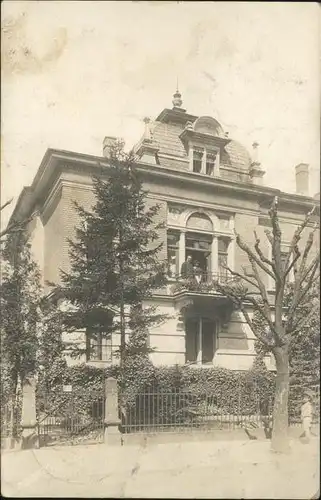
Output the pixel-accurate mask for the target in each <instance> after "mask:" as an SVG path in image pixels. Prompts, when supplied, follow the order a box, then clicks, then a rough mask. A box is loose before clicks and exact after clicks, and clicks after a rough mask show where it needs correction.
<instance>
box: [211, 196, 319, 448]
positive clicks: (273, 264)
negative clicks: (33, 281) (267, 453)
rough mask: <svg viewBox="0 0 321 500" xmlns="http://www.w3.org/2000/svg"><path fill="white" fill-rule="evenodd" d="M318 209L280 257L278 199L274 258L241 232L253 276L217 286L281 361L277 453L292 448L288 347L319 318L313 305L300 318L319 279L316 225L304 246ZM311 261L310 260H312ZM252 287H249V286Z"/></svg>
mask: <svg viewBox="0 0 321 500" xmlns="http://www.w3.org/2000/svg"><path fill="white" fill-rule="evenodd" d="M314 211H315V207H314V208H313V209H312V210H311V211H310V212H309V213H308V214H307V215H306V216H305V218H304V220H303V222H302V223H301V224H300V225H299V226H298V227H297V229H296V231H295V232H294V234H293V237H292V241H291V244H290V247H289V250H288V252H287V255H286V258H282V257H283V252H282V253H281V242H282V231H281V228H280V224H279V218H278V199H277V197H275V199H274V201H273V203H272V205H271V208H270V210H269V217H270V221H271V226H272V230H266V231H265V234H266V237H267V239H268V241H269V243H270V245H271V248H272V258H271V259H269V258H267V257H266V256H265V255H264V253H263V251H262V249H261V247H260V239H259V237H258V235H257V233H256V231H254V238H255V243H254V249H252V248H251V247H250V246H249V245H248V244H247V243H246V242H245V241H244V240H243V239H242V237H241V236H240V235H239V234H237V233H236V243H237V245H238V247H239V248H240V249H241V250H242V251H243V252H244V253H245V254H246V255H247V257H248V260H249V262H250V265H251V271H250V272H247V270H246V269H244V268H243V273H244V274H241V273H238V272H235V271H233V270H232V269H230V268H229V267H227V269H228V271H229V272H230V274H231V275H232V276H234V278H237V279H236V280H234V281H233V282H232V283H231V284H220V283H218V282H216V283H215V286H216V287H217V289H218V290H219V291H221V293H224V294H225V295H227V296H228V297H229V298H230V299H231V300H232V301H233V303H234V304H235V306H236V307H237V308H238V309H239V310H240V311H241V312H242V313H243V315H244V317H245V320H246V321H247V323H248V324H249V326H250V327H251V329H252V331H253V333H254V335H255V336H256V338H257V339H258V340H259V341H260V342H262V343H263V344H264V345H265V347H266V348H267V349H268V351H269V352H272V353H273V355H274V357H275V362H276V388H275V401H274V408H273V432H272V449H273V450H275V451H279V452H286V451H287V450H288V449H289V439H288V394H289V346H290V343H291V339H292V338H293V336H294V335H296V333H297V332H298V331H300V329H301V328H302V327H303V326H304V325H305V324H307V323H308V321H309V319H310V317H311V316H313V315H314V314H316V311H315V308H317V307H318V305H317V304H313V303H312V304H311V308H310V312H309V314H308V315H306V316H303V317H302V315H298V314H296V312H297V311H298V310H299V309H300V305H301V304H302V303H303V302H304V299H305V298H306V295H307V293H308V292H309V290H310V289H311V286H312V285H313V284H314V283H316V282H317V280H319V277H320V253H319V250H318V252H317V255H316V256H314V257H313V258H311V254H310V250H311V248H312V245H313V241H314V237H315V231H316V228H317V224H316V223H314V225H313V227H312V228H311V230H310V233H309V236H308V238H307V241H306V243H305V245H304V248H303V249H302V250H300V249H299V241H300V239H301V236H302V232H303V231H304V229H305V228H306V227H311V226H312V222H313V214H314ZM309 257H310V258H309ZM292 270H293V274H294V283H293V290H294V292H293V294H292V297H291V301H290V303H289V304H287V307H286V308H285V299H286V285H287V281H288V277H289V274H290V272H291V271H292ZM264 275H265V276H269V277H270V278H271V279H272V280H273V281H274V283H275V293H274V294H273V295H272V294H268V291H267V287H266V285H265V280H264V278H263V276H264ZM249 286H250V287H249ZM249 308H251V309H252V310H253V311H254V312H257V313H258V315H259V317H261V319H262V323H263V324H267V325H268V327H267V328H266V330H265V333H263V334H262V331H260V332H259V331H258V329H257V328H255V327H254V324H253V321H252V319H251V315H250V314H249Z"/></svg>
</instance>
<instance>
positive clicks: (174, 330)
mask: <svg viewBox="0 0 321 500" xmlns="http://www.w3.org/2000/svg"><path fill="white" fill-rule="evenodd" d="M114 141H115V139H114V138H112V137H106V138H105V140H104V143H103V156H92V155H87V154H80V153H74V152H70V151H61V150H55V149H48V150H47V152H46V154H45V156H44V158H43V160H42V162H41V165H40V167H39V169H38V171H37V174H36V176H35V178H34V181H33V183H32V185H31V186H29V187H25V188H24V189H23V191H22V193H21V195H20V197H19V199H18V201H17V204H16V207H15V209H14V213H13V215H12V217H15V218H21V219H23V218H24V217H26V216H29V215H30V214H31V213H35V216H34V217H33V220H32V222H31V223H30V225H29V230H30V235H31V241H32V249H33V253H34V256H35V258H36V260H37V262H38V264H39V266H40V269H41V272H42V277H43V284H44V286H45V283H46V282H47V281H51V282H56V283H57V282H59V270H60V269H65V270H66V269H68V266H69V256H68V238H70V237H72V236H73V234H74V231H75V227H76V225H77V219H76V213H75V210H74V208H73V203H72V202H73V200H76V201H77V202H78V203H80V204H82V205H83V206H85V207H86V208H90V206H92V204H93V203H94V196H93V192H92V176H93V175H97V174H99V175H108V156H109V151H110V146H111V145H112V144H113V142H114ZM257 146H258V145H257V144H255V143H254V144H253V152H252V155H250V154H249V153H248V151H247V150H246V148H244V147H243V146H242V145H241V144H239V143H238V142H236V141H234V140H233V139H232V138H230V137H229V136H228V133H226V132H224V130H223V129H222V126H221V125H220V124H219V123H218V121H217V120H216V119H215V118H212V117H210V116H200V117H198V116H194V115H191V114H189V113H187V112H186V110H184V109H183V108H182V100H181V95H180V93H179V92H178V91H177V92H176V93H175V94H174V99H173V107H172V109H164V110H163V111H162V112H161V113H160V114H159V115H158V117H157V118H156V120H155V121H150V120H149V119H146V120H145V132H144V135H143V137H142V139H141V140H140V141H139V143H138V144H137V145H136V147H135V153H136V157H137V169H138V171H139V173H140V175H141V178H142V179H143V183H144V188H145V189H147V190H148V193H149V194H148V203H151V204H154V203H157V204H159V206H160V210H159V213H158V218H160V220H161V221H164V222H165V223H166V224H165V228H164V229H162V230H161V231H160V239H161V240H162V241H163V242H164V243H165V245H164V246H163V249H162V251H161V255H160V258H163V259H167V262H168V286H167V287H166V288H164V289H163V290H158V291H155V295H154V298H153V302H154V303H155V304H157V306H158V307H159V310H160V311H161V312H162V313H164V314H167V315H168V316H167V317H168V319H167V320H166V321H165V322H164V323H162V324H161V325H158V326H157V327H155V328H153V329H151V331H150V338H149V342H150V346H151V347H154V348H155V350H154V352H153V353H152V354H151V357H152V360H153V362H155V363H157V364H176V363H178V364H184V363H189V364H191V365H192V366H213V365H214V366H223V367H227V368H232V369H236V370H243V369H248V368H249V367H250V366H251V365H252V362H253V359H254V355H255V350H254V335H253V332H252V331H251V330H250V328H249V326H248V325H247V323H246V322H245V320H244V318H243V317H242V316H241V315H240V314H239V313H238V312H236V311H232V310H231V308H230V305H229V302H228V300H227V299H226V297H224V296H223V295H222V294H220V293H218V292H217V291H215V288H213V287H212V286H211V283H212V282H213V279H214V280H226V279H229V276H228V275H227V271H226V266H228V267H230V268H231V269H233V270H235V271H239V272H242V270H243V269H244V266H248V265H249V263H248V260H247V257H246V255H245V254H244V253H243V252H242V251H241V250H240V249H239V248H238V246H237V245H236V242H235V232H234V231H236V232H238V233H240V234H241V235H242V236H243V238H244V239H245V240H247V241H248V242H249V243H251V242H253V232H254V230H256V231H257V234H258V235H259V237H260V238H261V244H262V245H265V248H263V249H264V252H265V253H266V256H271V249H270V247H269V243H268V240H267V239H266V237H265V235H264V230H265V229H266V227H267V226H268V224H269V218H268V209H269V206H270V204H271V202H272V200H273V198H274V196H275V195H277V196H278V199H279V214H280V222H281V225H282V231H283V238H284V241H283V245H284V250H285V251H286V249H287V246H288V245H289V242H290V240H291V237H292V235H293V232H294V231H295V228H296V226H297V224H298V223H299V222H300V221H302V220H303V218H304V215H305V214H306V213H307V212H308V211H309V210H310V209H311V207H312V206H313V205H316V206H317V210H316V216H318V214H319V205H320V204H319V198H318V196H316V197H315V198H314V199H313V198H312V197H310V196H309V193H308V185H309V178H308V175H309V173H308V165H306V164H300V165H298V166H296V167H295V175H296V184H297V192H296V194H289V193H284V192H281V191H280V190H278V189H274V188H270V187H266V186H264V183H263V179H264V171H263V169H262V168H261V165H260V163H259V161H258V159H257ZM251 156H252V157H251ZM307 233H308V229H307V230H305V233H304V235H303V238H302V244H304V240H305V238H306V235H307ZM317 244H318V243H316V245H317ZM316 245H315V248H313V252H312V253H315V251H316ZM188 256H190V259H191V260H192V261H193V263H194V264H195V263H196V262H197V263H198V267H199V268H200V269H199V271H198V272H199V275H200V280H201V283H200V284H199V285H197V286H183V285H182V284H181V282H180V274H181V267H182V264H183V263H184V262H185V261H186V259H187V257H188ZM263 278H264V279H265V280H266V286H267V288H268V289H269V290H270V292H271V294H273V283H272V282H271V281H269V280H268V277H263ZM177 283H178V284H177ZM119 340H120V338H119V335H117V334H113V336H112V338H109V339H104V340H102V344H100V343H99V344H98V345H97V346H96V347H97V348H96V349H94V350H91V352H94V355H91V356H88V359H87V361H88V362H91V363H98V364H101V363H109V362H112V361H113V352H114V351H115V349H116V348H117V347H118V346H119ZM74 341H75V342H76V341H78V342H83V341H85V334H84V332H79V335H77V336H75V338H74ZM88 342H89V343H90V339H89V340H88V339H87V343H88ZM266 363H267V366H268V367H270V368H271V369H272V368H273V361H272V360H271V359H270V358H269V357H267V359H266Z"/></svg>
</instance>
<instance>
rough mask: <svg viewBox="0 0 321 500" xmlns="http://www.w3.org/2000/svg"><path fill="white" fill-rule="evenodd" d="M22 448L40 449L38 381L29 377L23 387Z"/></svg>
mask: <svg viewBox="0 0 321 500" xmlns="http://www.w3.org/2000/svg"><path fill="white" fill-rule="evenodd" d="M21 427H22V441H21V448H23V449H26V448H39V437H38V432H37V417H36V380H35V377H28V378H26V380H25V381H24V384H23V387H22V415H21Z"/></svg>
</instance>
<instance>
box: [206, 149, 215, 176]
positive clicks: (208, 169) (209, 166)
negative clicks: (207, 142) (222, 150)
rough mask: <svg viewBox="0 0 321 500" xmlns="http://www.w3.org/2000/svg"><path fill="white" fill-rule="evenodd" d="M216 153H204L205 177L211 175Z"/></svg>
mask: <svg viewBox="0 0 321 500" xmlns="http://www.w3.org/2000/svg"><path fill="white" fill-rule="evenodd" d="M216 155H217V153H215V152H210V151H206V175H213V174H214V168H215V160H216Z"/></svg>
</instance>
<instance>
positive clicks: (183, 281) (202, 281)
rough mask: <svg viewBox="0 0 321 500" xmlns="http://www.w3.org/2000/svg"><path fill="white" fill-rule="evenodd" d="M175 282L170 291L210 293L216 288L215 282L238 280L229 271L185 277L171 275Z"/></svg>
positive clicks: (227, 283) (221, 283)
mask: <svg viewBox="0 0 321 500" xmlns="http://www.w3.org/2000/svg"><path fill="white" fill-rule="evenodd" d="M173 279H176V283H173V285H172V287H171V291H172V293H173V294H174V293H179V292H183V291H189V292H197V293H211V292H215V291H216V290H217V288H218V287H217V283H219V284H220V285H231V284H233V283H235V282H236V281H238V278H236V277H235V276H233V275H232V274H231V273H229V272H224V273H204V274H203V275H200V276H191V277H186V276H182V275H178V276H175V277H173Z"/></svg>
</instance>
